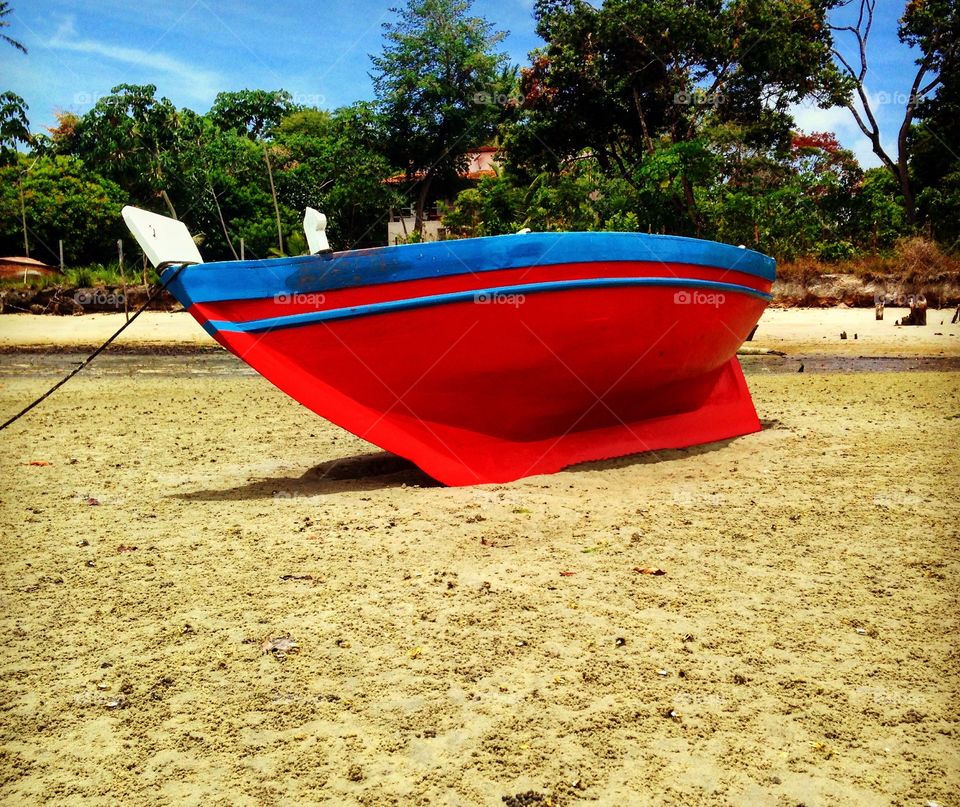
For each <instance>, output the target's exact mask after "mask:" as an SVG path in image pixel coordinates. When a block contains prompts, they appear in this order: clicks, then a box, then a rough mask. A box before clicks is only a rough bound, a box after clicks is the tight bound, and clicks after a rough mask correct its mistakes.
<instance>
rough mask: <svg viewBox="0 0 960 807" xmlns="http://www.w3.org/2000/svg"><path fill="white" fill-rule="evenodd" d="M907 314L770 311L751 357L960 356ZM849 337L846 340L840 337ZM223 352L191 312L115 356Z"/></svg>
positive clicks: (11, 335)
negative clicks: (907, 322)
mask: <svg viewBox="0 0 960 807" xmlns="http://www.w3.org/2000/svg"><path fill="white" fill-rule="evenodd" d="M907 313H908V309H905V308H892V307H891V308H887V309H886V310H885V311H884V319H883V320H876V319H875V316H874V311H873V308H869V309H868V308H849V307H847V306H835V307H830V308H780V307H776V306H772V307H770V308H768V309H767V310H766V311H765V312H764V314H763V316H762V317H761V319H760V323H759V326H758V328H757V332H756V334H755V335H754V338H753V340H752V341H751V342H748V343H746V345H747V347H748V348H750V350H751V352H761V351H763V350H775V351H783V352H785V353H786V354H787V355H788V356H820V355H824V356H847V357H852V358H857V357H861V356H867V357H877V356H883V357H912V356H960V323H958V324H951V323H950V320H951V318H952V317H953V313H954V311H953V309H935V308H930V309H928V310H927V325H925V326H920V327H913V326H910V327H904V326H898V325H896V324H895V323H896V322H897V321H898V320H900V319H902V318H903V317H904V316H906V314H907ZM124 321H125V318H124V315H123V314H100V313H95V314H88V315H86V316H82V317H51V316H43V315H33V314H9V315H7V316H3V317H0V355H4V354H11V353H49V354H57V353H61V354H69V353H84V352H90V351H92V350H93V349H95V348H96V347H97V346H99V345H101V344H103V342H104V341H106V339H107V338H108V337H109V336H110V335H111V334H113V333H114V332H115V331H116V330H117V329H118V328H120V326H121V325H123V323H124ZM841 334H846V337H847V338H846V339H843V338H841ZM221 350H222V348H221V347H220V346H219V345H218V344H217V343H216V342H215V341H214V340H213V339H212V338H211V337H210V336H209V335H208V334H207V333H206V331H204V330H203V328H201V327H200V326H199V325H198V324H197V323H196V321H195V320H194V319H193V317H192V316H190V315H189V314H187V313H185V312H182V311H181V312H165V311H146V312H144V313H143V314H141V315H140V317H139V318H138V319H137V320H136V322H134V323H133V324H132V325H131V326H130V327H129V328H128V329H127V330H126V331H125V332H124V333H123V334H121V336H120V337H119V338H118V339H117V341H116V342H114V343H113V344H112V345H111V346H110V348H109V351H110V352H111V353H113V354H117V355H123V354H155V355H200V354H205V353H218V352H220V351H221Z"/></svg>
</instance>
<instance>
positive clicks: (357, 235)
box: [275, 103, 399, 249]
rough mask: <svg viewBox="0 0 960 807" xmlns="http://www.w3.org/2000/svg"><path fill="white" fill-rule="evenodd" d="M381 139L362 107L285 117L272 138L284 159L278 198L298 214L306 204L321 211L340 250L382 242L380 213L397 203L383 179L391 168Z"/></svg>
mask: <svg viewBox="0 0 960 807" xmlns="http://www.w3.org/2000/svg"><path fill="white" fill-rule="evenodd" d="M308 113H310V114H308ZM313 113H316V114H313ZM383 140H384V133H383V132H382V130H381V127H380V125H379V120H378V118H377V116H376V113H375V111H374V110H373V109H372V108H371V106H370V105H368V104H364V103H358V104H354V105H353V106H349V107H344V108H341V109H337V110H336V111H334V112H333V113H332V114H330V113H326V112H324V113H318V111H317V110H311V111H308V110H302V111H300V112H295V113H293V114H292V115H291V116H290V117H288V118H284V120H283V121H282V122H281V124H280V125H279V126H278V127H277V134H276V139H275V143H276V147H277V149H278V151H282V153H283V155H284V157H283V161H282V162H279V163H278V172H277V185H278V189H279V193H280V198H281V199H282V200H284V201H285V202H286V204H287V205H289V206H291V207H292V208H294V209H296V210H297V211H302V210H303V208H304V207H306V206H308V205H309V206H310V207H315V208H318V209H320V210H323V211H324V212H325V213H326V215H327V220H328V222H329V223H328V225H327V232H328V234H329V237H330V242H331V244H336V245H337V247H338V248H343V249H352V248H357V247H362V246H375V245H378V244H382V243H383V227H382V224H383V218H384V214H385V212H386V211H387V210H388V209H389V208H390V207H392V206H395V205H396V204H398V203H399V200H398V198H397V194H396V192H395V191H394V190H393V187H392V186H391V185H388V184H387V183H386V182H385V181H384V180H386V179H387V177H389V176H391V174H393V173H395V170H394V169H393V168H392V167H391V166H390V164H389V163H388V162H387V160H386V158H385V157H384V156H383V154H382V145H383Z"/></svg>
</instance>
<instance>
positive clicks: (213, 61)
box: [0, 0, 913, 166]
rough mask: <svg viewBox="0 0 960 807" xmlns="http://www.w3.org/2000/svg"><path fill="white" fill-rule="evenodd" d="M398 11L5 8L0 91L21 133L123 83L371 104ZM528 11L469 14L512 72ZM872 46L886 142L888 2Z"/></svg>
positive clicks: (810, 120) (903, 88) (314, 0)
mask: <svg viewBox="0 0 960 807" xmlns="http://www.w3.org/2000/svg"><path fill="white" fill-rule="evenodd" d="M402 3H403V0H393V2H390V0H387V2H376V0H355V1H354V2H349V0H348V1H347V2H327V0H281V2H275V3H272V4H268V3H262V2H259V3H250V2H245V0H239V2H237V1H234V2H225V1H224V0H165V1H164V2H157V0H141V2H130V0H12V6H13V13H12V14H10V16H9V17H7V19H8V20H9V21H10V23H11V25H10V27H9V28H8V29H6V30H5V31H4V33H7V34H9V35H11V36H13V37H15V38H17V39H19V40H20V41H22V42H23V43H24V44H25V45H26V46H27V47H28V48H29V50H30V54H29V55H28V56H23V55H22V54H20V53H19V52H18V51H15V50H14V49H13V48H10V47H8V46H4V47H2V48H0V66H2V79H0V89H2V90H7V89H9V90H13V91H14V92H16V93H18V94H19V95H21V96H23V97H24V99H26V101H27V103H28V104H29V105H30V121H31V128H32V129H33V130H34V131H41V130H42V129H43V128H44V127H46V126H50V125H53V123H54V122H55V118H54V112H55V111H56V110H62V111H72V112H77V113H83V112H85V111H86V110H87V109H89V108H90V106H91V105H92V104H93V103H94V102H95V101H96V99H97V98H98V97H99V96H101V95H104V94H106V93H108V92H109V91H110V88H111V87H113V86H115V85H116V84H120V83H122V82H126V83H131V84H147V83H152V84H156V85H157V88H158V94H159V95H163V96H167V97H168V98H170V99H171V100H172V101H173V102H174V103H175V104H177V105H178V106H186V107H190V108H191V109H195V110H197V111H198V112H203V111H206V110H207V109H208V108H209V107H210V104H211V103H212V101H213V98H214V96H215V95H216V93H217V92H219V91H221V90H239V89H243V88H263V89H277V88H283V89H286V90H288V91H290V92H291V93H292V94H293V96H294V100H295V101H297V102H299V103H302V104H306V105H311V106H319V107H323V108H334V107H337V106H343V105H346V104H350V103H352V102H353V101H356V100H361V99H369V98H371V97H372V87H371V84H370V79H369V77H368V75H367V73H368V71H369V69H370V59H369V54H371V53H378V52H379V50H380V47H381V37H382V27H381V26H382V24H383V23H384V22H386V21H388V20H390V19H392V18H393V15H391V13H390V11H389V9H390V7H391V6H395V5H402ZM532 5H533V3H532V0H474V13H476V14H479V15H481V16H483V17H485V18H487V19H488V20H490V21H491V22H493V23H494V24H495V25H496V26H497V28H498V29H500V30H505V31H508V32H509V33H508V36H507V38H506V40H505V41H504V43H503V46H502V47H503V49H504V50H506V52H507V53H508V54H509V56H510V58H511V59H512V60H513V61H514V62H517V63H519V64H525V63H526V62H527V54H528V53H529V51H530V50H532V49H533V48H535V47H537V46H538V45H540V44H542V43H541V42H540V40H539V38H538V37H537V36H536V34H535V33H534V31H533V28H534V21H533V16H532ZM878 5H879V6H880V8H879V9H878V19H877V22H876V25H875V30H874V34H873V37H874V38H873V40H872V41H871V54H870V56H871V60H872V64H871V73H870V75H869V76H868V89H869V91H870V93H871V95H872V96H874V97H875V98H876V99H877V100H878V101H880V102H881V103H880V104H879V105H878V107H877V112H878V116H879V119H880V123H881V126H883V128H884V130H885V138H884V140H885V141H886V142H891V143H892V142H893V141H894V140H895V136H896V127H897V125H898V123H899V117H900V116H902V109H903V101H902V97H898V96H902V95H903V94H904V93H906V92H907V90H908V89H909V85H910V80H911V79H912V63H913V56H912V55H911V54H910V53H909V52H907V51H906V49H905V48H904V47H903V46H902V45H900V43H899V42H898V41H897V38H896V24H897V23H896V21H897V17H898V16H899V14H900V13H901V12H902V8H903V4H902V2H899V0H881V1H880V3H878ZM795 114H796V118H797V122H798V125H799V126H800V127H801V128H803V129H804V130H806V131H824V130H825V131H835V132H836V133H837V135H838V137H839V138H840V141H841V142H842V143H843V144H844V145H845V146H847V147H848V148H851V149H853V150H854V152H855V153H856V154H857V156H858V158H859V159H860V161H861V163H862V164H863V165H865V166H870V165H876V164H878V161H877V160H876V158H874V157H873V155H872V154H871V153H870V148H869V144H868V143H867V141H866V138H864V137H863V135H862V134H861V133H860V132H859V130H858V129H857V128H856V125H855V124H854V122H853V120H852V118H851V116H850V113H849V112H848V111H847V110H843V109H833V110H820V109H817V108H814V107H806V108H802V109H797V110H795Z"/></svg>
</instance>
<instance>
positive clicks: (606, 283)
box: [203, 277, 771, 335]
mask: <svg viewBox="0 0 960 807" xmlns="http://www.w3.org/2000/svg"><path fill="white" fill-rule="evenodd" d="M629 286H671V287H681V288H688V289H695V290H699V289H709V290H711V291H720V292H729V293H733V294H747V295H749V296H751V297H756V298H757V299H760V300H763V301H764V302H769V301H770V298H771V295H769V294H765V293H764V292H762V291H757V290H756V289H752V288H750V287H749V286H741V285H739V284H736V283H722V282H720V281H716V280H697V279H694V278H674V277H599V278H587V279H584V280H554V281H549V282H544V283H528V284H526V285H517V286H497V287H494V288H489V289H471V290H468V291H456V292H449V293H447V294H432V295H429V296H426V297H409V298H406V299H403V300H387V301H384V302H381V303H369V304H367V305H356V306H351V307H349V308H333V309H329V310H326V311H308V312H306V313H303V314H290V315H288V316H285V317H268V318H267V319H255V320H249V321H247V322H230V321H228V320H209V321H207V322H205V323H204V326H203V327H204V329H205V330H206V331H207V333H209V334H211V335H212V334H215V333H216V332H217V331H223V332H225V333H259V332H261V331H272V330H274V329H276V328H295V327H297V326H300V325H312V324H314V323H317V322H331V321H335V320H341V319H353V318H355V317H367V316H372V315H375V314H390V313H394V312H397V311H409V310H411V309H415V308H424V307H427V306H435V305H446V304H449V303H464V302H471V301H474V302H477V303H483V302H485V301H484V300H483V299H482V298H484V297H487V298H489V300H488V301H487V302H492V303H496V302H497V300H496V298H497V297H507V296H515V297H520V298H522V297H523V296H525V295H527V294H536V293H538V292H545V291H570V290H573V289H585V288H611V287H629ZM504 302H506V301H504Z"/></svg>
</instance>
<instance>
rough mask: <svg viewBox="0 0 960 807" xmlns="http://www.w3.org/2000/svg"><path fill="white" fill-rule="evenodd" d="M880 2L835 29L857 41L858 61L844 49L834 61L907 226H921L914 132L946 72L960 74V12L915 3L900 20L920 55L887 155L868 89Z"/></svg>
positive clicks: (862, 2) (951, 2) (937, 2)
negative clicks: (913, 169) (913, 170)
mask: <svg viewBox="0 0 960 807" xmlns="http://www.w3.org/2000/svg"><path fill="white" fill-rule="evenodd" d="M876 5H877V0H858V15H857V20H856V22H855V23H853V24H851V25H835V26H833V28H834V30H835V31H836V32H838V33H845V34H848V35H850V37H852V39H853V42H854V44H855V45H856V49H855V53H856V55H855V57H854V58H852V59H848V58H847V57H845V56H844V55H843V53H842V52H841V51H840V50H839V49H834V58H835V59H836V62H837V64H838V65H839V66H840V68H841V70H842V72H843V74H844V76H845V78H846V79H847V83H848V86H849V88H850V91H849V94H848V95H847V98H846V102H845V105H846V107H847V109H849V110H850V113H851V115H853V119H854V120H855V121H856V123H857V126H859V127H860V130H861V131H862V132H863V133H864V134H865V135H866V136H867V138H868V139H869V140H870V144H871V147H872V149H873V153H874V154H876V155H877V157H879V158H880V161H881V162H882V163H883V165H884V166H885V167H886V168H887V170H888V171H890V173H891V174H892V175H893V177H894V179H895V180H896V181H897V184H898V185H899V187H900V192H901V194H902V196H903V205H904V212H905V214H906V217H907V222H908V223H909V224H911V225H915V224H916V223H917V207H916V194H915V189H914V187H913V182H912V181H911V177H910V165H909V163H910V136H911V128H912V126H913V123H914V120H915V118H916V117H917V114H918V112H919V110H920V109H921V108H922V106H923V105H924V103H925V99H926V98H927V96H928V95H929V93H931V92H933V90H934V89H936V88H937V87H938V86H940V85H941V82H942V78H943V75H944V73H945V72H950V71H955V70H956V63H957V57H958V50H957V48H958V41H960V10H958V6H957V0H909V2H908V3H907V6H906V9H905V11H904V14H903V17H902V18H901V20H900V27H899V29H898V32H897V33H898V35H899V38H900V41H901V42H903V43H904V44H907V45H910V46H911V47H915V48H916V49H917V51H918V55H917V59H916V70H915V72H914V75H913V80H912V82H911V84H910V90H909V93H908V95H907V103H906V107H905V108H904V113H903V118H902V120H901V122H900V127H899V130H898V132H897V152H896V154H895V155H892V154H890V153H888V152H887V150H886V148H884V146H883V143H882V142H881V131H880V125H879V123H878V122H877V119H876V116H875V114H874V111H873V108H872V103H871V101H870V97H869V96H868V94H867V90H866V79H867V72H868V57H867V49H868V46H869V42H870V34H871V33H872V31H873V22H874V11H875V9H876Z"/></svg>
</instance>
